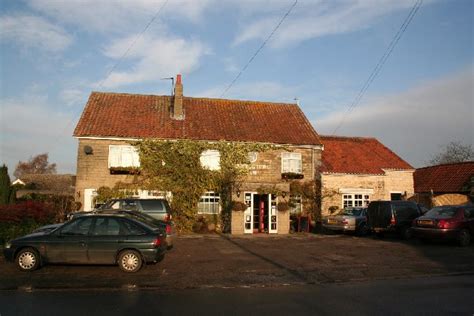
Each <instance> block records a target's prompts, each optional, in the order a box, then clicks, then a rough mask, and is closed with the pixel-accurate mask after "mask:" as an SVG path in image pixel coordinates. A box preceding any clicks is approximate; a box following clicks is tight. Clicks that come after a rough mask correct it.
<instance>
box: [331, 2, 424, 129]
mask: <svg viewBox="0 0 474 316" xmlns="http://www.w3.org/2000/svg"><path fill="white" fill-rule="evenodd" d="M422 3H423V0H417V1H416V2H415V4H414V5H413V7H412V8H411V10H410V12H409V13H408V16H407V17H406V18H405V21H403V23H402V25H401V26H400V28H399V29H398V31H397V33H396V34H395V36H394V37H393V38H392V41H391V42H390V44H389V45H388V47H387V49H386V50H385V53H384V54H383V55H382V57H381V58H380V59H379V61H378V63H377V65H376V66H375V68H374V69H373V70H372V73H371V74H370V76H369V78H368V79H367V80H366V81H365V83H364V85H363V86H362V88H361V89H360V91H359V93H358V94H357V95H356V97H355V98H354V100H353V101H352V103H351V104H350V105H349V107H348V108H347V111H346V113H345V114H344V116H343V117H342V119H341V121H340V122H339V124H338V126H337V127H336V128H335V129H334V131H333V132H332V135H333V136H334V135H335V134H336V132H337V131H338V130H339V128H341V126H342V125H343V124H344V122H345V120H346V118H347V116H348V115H349V114H350V112H352V110H354V108H355V107H357V106H358V105H359V102H360V100H361V99H362V98H363V96H364V94H365V92H366V91H367V90H368V89H369V87H370V85H371V84H372V82H373V81H374V80H375V78H376V77H377V75H378V74H379V73H380V71H381V70H382V67H383V66H384V64H385V63H386V61H387V60H388V58H389V57H390V55H391V54H392V52H393V50H394V48H395V46H396V45H397V43H398V41H399V40H400V38H401V37H402V35H403V33H405V31H406V29H407V28H408V25H409V24H410V23H411V21H412V20H413V18H414V16H415V14H416V12H417V11H418V9H419V8H420V7H421V4H422Z"/></svg>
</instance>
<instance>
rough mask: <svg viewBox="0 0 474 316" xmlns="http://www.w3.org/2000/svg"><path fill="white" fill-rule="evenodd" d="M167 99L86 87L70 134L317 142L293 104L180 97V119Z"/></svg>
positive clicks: (170, 99)
mask: <svg viewBox="0 0 474 316" xmlns="http://www.w3.org/2000/svg"><path fill="white" fill-rule="evenodd" d="M171 101H172V97H170V96H156V95H136V94H123V93H102V92H92V94H91V95H90V97H89V100H88V102H87V105H86V107H85V109H84V112H83V113H82V116H81V119H80V120H79V123H78V124H77V126H76V129H75V131H74V136H76V137H86V136H95V137H125V138H160V139H195V140H228V141H252V142H264V143H277V144H294V145H320V144H321V141H320V139H319V136H318V134H317V133H316V131H315V130H314V128H313V127H312V125H311V124H310V123H309V121H308V119H307V118H306V117H305V115H304V114H303V112H302V111H301V110H300V108H299V107H298V106H297V105H295V104H285V103H269V102H254V101H240V100H225V99H207V98H191V97H183V105H184V111H185V119H184V120H174V119H172V118H171V117H170V105H171Z"/></svg>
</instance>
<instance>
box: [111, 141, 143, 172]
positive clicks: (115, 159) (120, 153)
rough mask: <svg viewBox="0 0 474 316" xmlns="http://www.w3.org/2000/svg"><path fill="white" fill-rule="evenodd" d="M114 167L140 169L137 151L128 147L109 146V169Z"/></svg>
mask: <svg viewBox="0 0 474 316" xmlns="http://www.w3.org/2000/svg"><path fill="white" fill-rule="evenodd" d="M116 167H140V157H139V156H138V151H137V149H136V148H135V147H133V146H130V145H110V146H109V168H116Z"/></svg>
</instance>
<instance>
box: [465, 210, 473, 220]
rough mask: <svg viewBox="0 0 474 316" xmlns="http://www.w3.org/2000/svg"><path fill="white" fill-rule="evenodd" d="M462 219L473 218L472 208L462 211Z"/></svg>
mask: <svg viewBox="0 0 474 316" xmlns="http://www.w3.org/2000/svg"><path fill="white" fill-rule="evenodd" d="M464 218H474V208H466V209H464Z"/></svg>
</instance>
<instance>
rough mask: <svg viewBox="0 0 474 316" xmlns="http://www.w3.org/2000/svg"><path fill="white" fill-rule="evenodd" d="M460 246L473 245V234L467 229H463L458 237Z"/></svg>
mask: <svg viewBox="0 0 474 316" xmlns="http://www.w3.org/2000/svg"><path fill="white" fill-rule="evenodd" d="M457 240H458V244H459V246H461V247H467V246H469V244H470V243H471V234H470V233H469V231H468V230H467V229H462V230H461V231H460V232H459V233H458V236H457Z"/></svg>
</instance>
